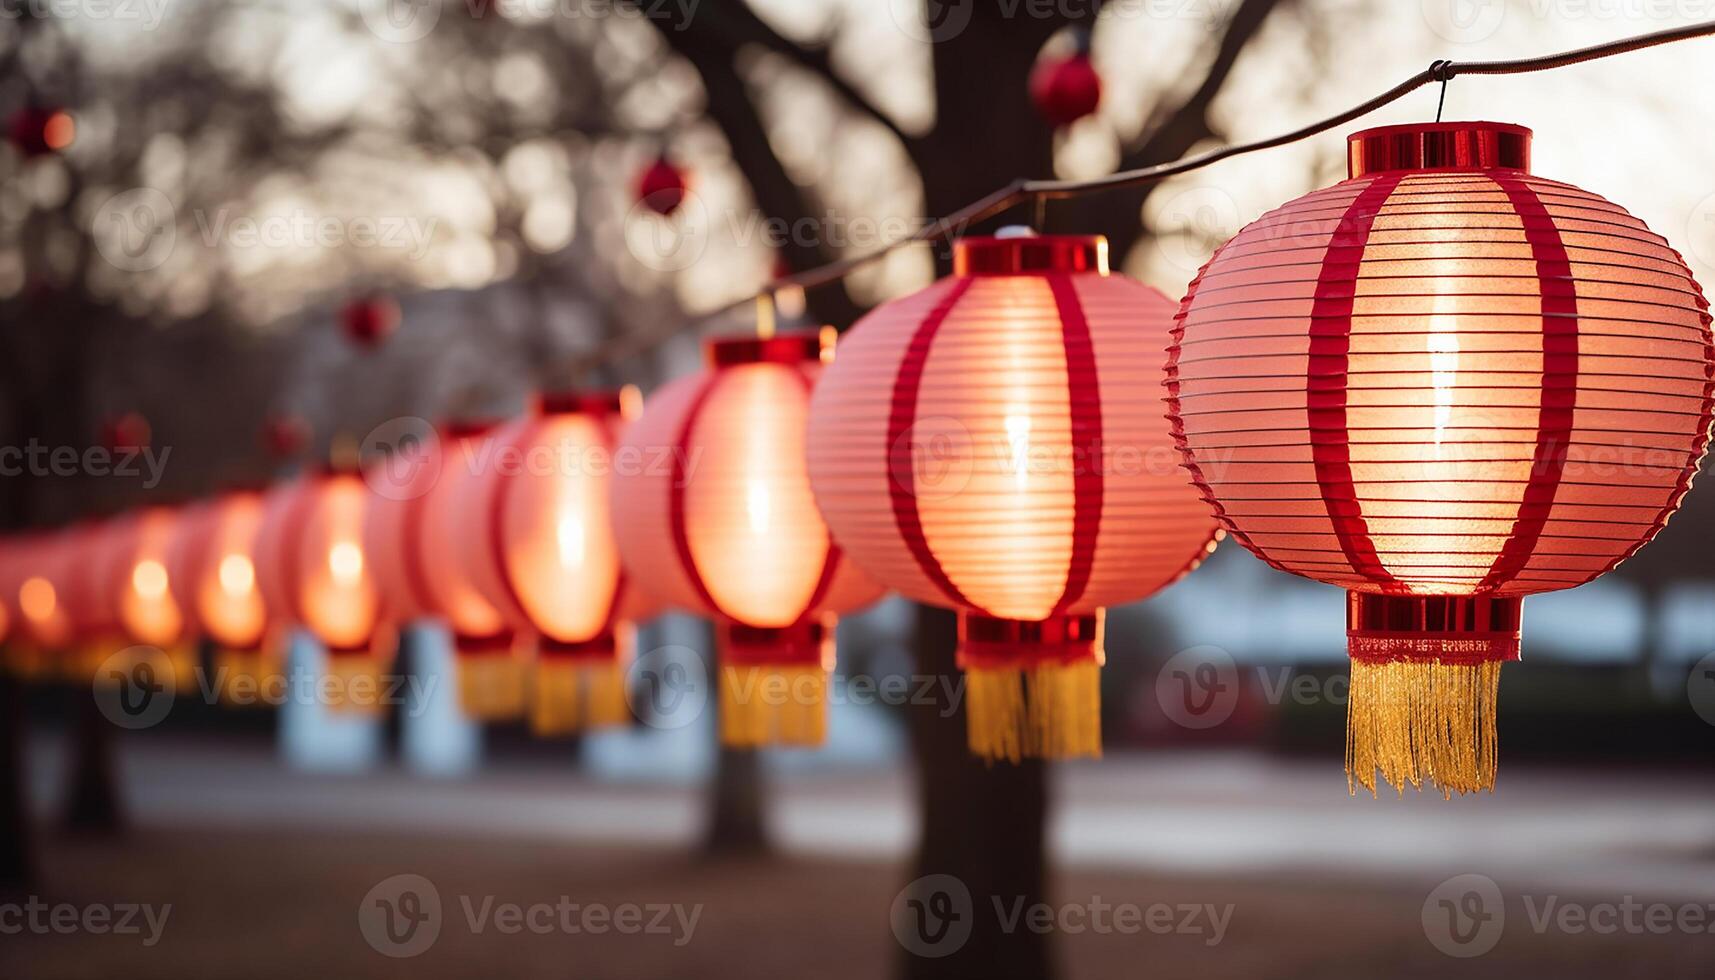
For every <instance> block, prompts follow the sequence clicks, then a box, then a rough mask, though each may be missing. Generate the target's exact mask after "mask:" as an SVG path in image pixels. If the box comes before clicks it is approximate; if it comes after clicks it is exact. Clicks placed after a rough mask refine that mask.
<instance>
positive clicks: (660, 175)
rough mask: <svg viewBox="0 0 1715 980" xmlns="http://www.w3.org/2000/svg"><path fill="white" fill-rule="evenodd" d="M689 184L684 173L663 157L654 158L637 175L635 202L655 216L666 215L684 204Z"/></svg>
mask: <svg viewBox="0 0 1715 980" xmlns="http://www.w3.org/2000/svg"><path fill="white" fill-rule="evenodd" d="M690 189H691V183H690V181H689V180H687V179H686V178H685V174H684V171H682V170H680V169H679V168H678V167H675V166H673V162H672V161H671V160H668V159H667V157H666V156H665V155H663V156H659V157H656V158H655V160H654V161H653V162H652V163H650V164H649V166H647V167H645V168H643V172H642V173H640V174H638V175H637V200H638V202H639V203H641V204H643V205H644V206H645V207H647V208H649V210H651V211H654V212H655V213H656V214H662V215H668V214H672V213H673V212H674V211H677V210H679V205H681V204H683V203H685V195H686V194H687V193H688V192H689V191H690Z"/></svg>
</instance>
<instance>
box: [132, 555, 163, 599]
mask: <svg viewBox="0 0 1715 980" xmlns="http://www.w3.org/2000/svg"><path fill="white" fill-rule="evenodd" d="M131 588H132V589H133V590H135V591H136V593H137V595H138V596H140V597H142V598H144V599H149V600H154V599H159V598H161V597H162V596H165V595H166V594H167V569H166V566H164V565H162V564H161V563H160V562H158V561H156V560H155V559H153V558H145V559H143V560H142V561H140V562H138V563H137V567H136V568H133V569H132V570H131Z"/></svg>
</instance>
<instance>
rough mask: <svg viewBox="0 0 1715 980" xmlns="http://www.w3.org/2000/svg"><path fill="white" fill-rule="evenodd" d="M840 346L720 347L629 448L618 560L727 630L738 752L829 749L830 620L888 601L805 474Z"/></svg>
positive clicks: (616, 509) (618, 497) (723, 689)
mask: <svg viewBox="0 0 1715 980" xmlns="http://www.w3.org/2000/svg"><path fill="white" fill-rule="evenodd" d="M831 341H832V331H827V332H826V336H824V335H821V334H816V333H790V334H781V335H779V336H775V337H771V338H768V339H760V338H756V337H730V338H724V339H718V340H714V341H711V342H710V343H709V345H708V355H709V368H708V370H705V371H701V372H698V373H697V374H694V375H690V376H688V377H684V378H679V379H677V380H675V381H673V382H671V383H669V384H667V385H665V386H664V387H662V388H661V390H660V391H658V392H656V393H655V395H654V396H652V397H651V398H650V399H649V400H648V402H647V403H645V406H644V410H643V414H642V416H641V417H640V418H639V419H638V420H637V421H636V422H633V423H632V424H631V425H629V426H628V427H627V428H626V430H625V433H624V434H623V435H622V437H621V439H620V448H619V450H618V452H619V454H620V457H621V458H622V459H623V460H624V461H626V464H627V465H623V466H618V467H616V472H615V479H614V488H613V522H614V534H615V536H616V537H617V539H618V542H619V552H620V557H621V558H622V560H623V561H624V563H625V567H626V571H627V572H628V573H629V574H630V575H631V577H632V578H633V579H634V580H636V581H637V582H638V583H639V584H640V585H641V586H642V587H643V588H645V589H647V590H648V591H649V592H650V594H652V595H654V596H656V597H658V598H659V599H660V600H661V601H662V602H664V603H667V604H671V605H676V606H679V607H680V608H683V609H688V610H691V611H694V612H697V613H700V614H703V615H706V616H710V617H713V618H714V619H716V620H717V622H718V623H719V627H720V660H721V683H720V698H721V700H720V724H721V738H722V740H723V741H725V742H726V743H727V744H729V745H761V744H767V743H781V744H789V745H819V744H821V742H822V740H823V737H824V734H825V731H826V725H827V711H826V704H825V702H826V687H827V673H828V671H829V670H830V669H832V667H833V653H834V651H833V630H834V625H835V619H836V617H837V616H838V615H839V614H841V613H844V612H849V611H852V610H855V609H859V608H862V607H863V606H866V605H868V604H870V603H871V602H873V601H875V599H876V598H878V597H879V596H880V594H881V588H880V587H879V586H877V585H876V584H875V583H874V582H872V581H870V579H869V578H868V577H867V576H865V575H864V574H863V573H862V572H861V571H859V570H858V569H857V568H856V567H854V566H853V565H852V564H851V563H850V562H848V561H845V560H844V558H843V556H842V553H841V551H840V549H839V547H837V546H836V545H835V543H834V540H833V538H832V537H830V535H829V532H828V527H827V525H826V524H824V523H823V521H822V518H821V515H820V514H818V513H817V511H816V505H815V500H814V498H813V496H812V494H811V492H810V480H809V474H808V473H807V472H806V470H805V466H804V449H805V435H806V430H805V420H806V419H807V417H808V415H809V408H810V392H811V389H812V387H813V386H814V385H815V384H816V379H817V378H818V376H819V375H820V374H821V372H822V366H823V363H824V358H826V357H828V356H830V355H831V354H832V345H831Z"/></svg>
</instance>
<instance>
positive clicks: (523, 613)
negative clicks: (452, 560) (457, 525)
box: [460, 391, 647, 734]
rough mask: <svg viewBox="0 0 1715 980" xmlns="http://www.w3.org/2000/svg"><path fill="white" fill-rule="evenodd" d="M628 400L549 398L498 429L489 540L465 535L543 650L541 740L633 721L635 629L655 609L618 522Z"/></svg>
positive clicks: (485, 496) (536, 676)
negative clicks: (614, 487) (630, 665)
mask: <svg viewBox="0 0 1715 980" xmlns="http://www.w3.org/2000/svg"><path fill="white" fill-rule="evenodd" d="M634 393H635V392H634V391H633V394H634ZM621 401H622V397H621V395H620V393H617V392H615V393H589V394H553V395H546V396H544V397H543V398H542V399H541V402H540V410H539V411H538V412H536V413H535V414H533V415H530V416H528V417H526V418H523V419H519V420H518V421H516V422H512V423H510V424H508V425H507V426H506V427H505V428H503V429H501V430H500V431H499V432H498V433H496V435H495V437H494V442H495V445H496V449H495V456H494V465H493V466H491V467H489V468H488V469H487V470H486V471H485V474H484V480H483V485H482V487H481V488H480V492H479V494H478V496H477V499H476V501H475V511H474V512H475V514H477V515H478V523H480V524H482V525H483V526H484V530H485V531H486V533H478V534H468V535H466V536H465V537H463V538H461V539H460V544H461V545H463V548H462V552H461V553H462V554H463V556H464V557H463V559H462V562H461V563H462V564H463V565H465V566H466V567H468V568H470V569H471V570H472V571H473V572H474V573H475V574H474V575H473V582H474V583H475V584H476V585H477V587H478V588H479V589H481V591H482V593H483V595H484V597H485V598H487V599H488V600H489V601H490V602H491V603H493V604H494V606H495V608H497V609H499V610H501V612H502V613H503V614H504V615H505V616H506V618H507V619H508V621H509V622H510V623H511V624H512V625H513V626H514V627H516V628H517V629H519V630H520V631H521V632H523V633H525V634H526V635H527V636H528V637H529V638H530V639H531V640H533V642H534V644H535V647H536V654H535V660H534V670H533V675H532V683H531V685H530V686H531V699H530V719H531V726H532V728H534V730H535V731H537V732H538V733H540V734H558V733H564V732H571V731H577V730H580V729H583V728H590V727H598V726H609V725H619V724H623V723H625V722H626V721H628V720H629V718H630V715H629V712H628V710H627V704H626V700H625V668H626V665H627V662H628V661H629V660H630V657H631V652H632V646H633V640H634V635H635V630H634V628H633V626H632V625H631V624H632V622H633V621H635V620H636V619H638V618H641V617H642V616H645V615H647V611H646V609H645V608H644V603H643V602H642V601H641V599H640V597H639V596H640V594H639V592H638V590H637V589H635V588H630V587H628V586H627V583H626V577H625V575H624V572H623V570H622V569H621V567H620V562H619V549H618V547H617V545H616V544H615V543H614V535H613V530H612V527H611V524H610V522H609V520H608V511H609V493H608V488H609V486H610V481H611V479H612V476H613V467H614V463H613V449H614V439H615V435H616V429H617V428H618V426H619V423H620V420H621ZM631 401H635V399H631Z"/></svg>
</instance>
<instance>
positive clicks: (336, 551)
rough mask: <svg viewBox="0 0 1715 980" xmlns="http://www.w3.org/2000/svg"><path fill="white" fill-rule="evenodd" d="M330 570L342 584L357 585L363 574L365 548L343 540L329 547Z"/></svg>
mask: <svg viewBox="0 0 1715 980" xmlns="http://www.w3.org/2000/svg"><path fill="white" fill-rule="evenodd" d="M328 571H330V572H332V573H333V580H334V581H335V582H337V583H338V584H340V585H355V584H357V580H358V579H359V578H361V577H362V576H363V549H361V548H359V547H358V546H357V545H355V544H353V543H352V542H350V541H341V542H339V543H337V544H335V545H334V546H333V547H332V548H329V549H328Z"/></svg>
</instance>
